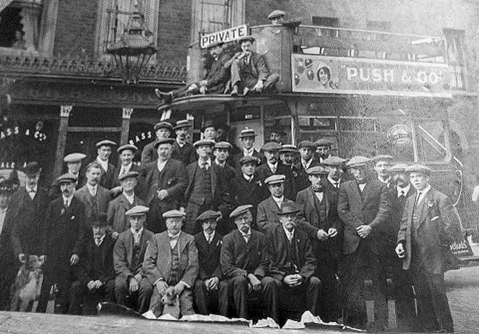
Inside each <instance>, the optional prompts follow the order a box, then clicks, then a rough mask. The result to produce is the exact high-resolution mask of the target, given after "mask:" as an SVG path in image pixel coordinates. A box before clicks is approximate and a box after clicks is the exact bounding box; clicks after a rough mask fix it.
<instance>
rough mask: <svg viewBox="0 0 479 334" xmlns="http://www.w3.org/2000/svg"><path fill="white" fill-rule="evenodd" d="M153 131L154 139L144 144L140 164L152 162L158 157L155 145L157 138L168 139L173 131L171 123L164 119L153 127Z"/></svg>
mask: <svg viewBox="0 0 479 334" xmlns="http://www.w3.org/2000/svg"><path fill="white" fill-rule="evenodd" d="M153 129H154V131H155V140H154V141H152V142H151V143H149V144H146V145H145V147H144V148H143V151H142V152H141V164H142V165H143V166H144V165H145V164H147V163H148V162H153V161H155V160H157V159H158V152H157V149H156V148H157V146H156V144H157V143H158V141H159V140H162V139H168V138H170V137H171V133H172V132H173V125H171V123H169V122H166V121H161V122H158V123H156V124H155V126H154V127H153Z"/></svg>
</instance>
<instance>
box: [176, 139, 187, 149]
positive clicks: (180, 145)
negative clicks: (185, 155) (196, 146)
mask: <svg viewBox="0 0 479 334" xmlns="http://www.w3.org/2000/svg"><path fill="white" fill-rule="evenodd" d="M176 143H177V144H178V146H179V147H183V146H185V145H186V140H185V141H184V142H183V143H181V142H180V139H179V137H176Z"/></svg>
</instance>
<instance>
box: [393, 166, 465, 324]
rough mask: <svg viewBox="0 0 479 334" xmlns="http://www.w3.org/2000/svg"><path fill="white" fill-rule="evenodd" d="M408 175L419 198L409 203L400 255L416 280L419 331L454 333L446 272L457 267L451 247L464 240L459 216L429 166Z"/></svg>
mask: <svg viewBox="0 0 479 334" xmlns="http://www.w3.org/2000/svg"><path fill="white" fill-rule="evenodd" d="M406 172H407V173H409V176H410V181H411V185H412V186H413V187H414V188H415V189H416V195H413V196H410V197H409V198H408V199H407V200H406V204H405V206H404V214H403V217H402V221H401V227H400V230H399V234H398V239H397V247H396V253H397V255H398V256H399V257H400V258H402V259H403V269H404V270H409V271H410V273H411V275H412V277H413V281H414V290H415V292H416V300H417V319H418V321H417V323H418V325H419V328H417V330H418V331H421V332H432V331H438V332H439V331H441V332H445V333H453V332H454V325H453V320H452V315H451V309H450V308H449V302H448V300H447V295H446V286H445V284H444V272H445V271H447V270H448V269H449V266H450V265H451V264H454V262H453V259H454V257H453V255H452V253H451V251H450V245H451V244H452V243H453V242H458V241H460V240H462V235H461V225H460V221H459V216H458V214H457V211H456V209H455V208H454V207H453V206H452V203H451V201H450V200H449V198H448V197H447V196H446V195H444V194H443V193H441V192H439V191H437V190H436V189H434V188H432V187H431V185H430V184H429V179H430V176H431V169H430V168H429V167H427V166H423V165H413V166H410V167H408V168H406Z"/></svg>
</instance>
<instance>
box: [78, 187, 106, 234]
mask: <svg viewBox="0 0 479 334" xmlns="http://www.w3.org/2000/svg"><path fill="white" fill-rule="evenodd" d="M97 187H98V188H97V191H96V192H97V193H96V199H97V207H98V212H105V213H106V212H107V209H108V203H109V202H110V200H111V195H110V191H109V190H108V189H106V188H103V187H102V186H100V185H98V186H97ZM75 197H76V198H78V199H79V200H80V201H81V202H82V203H83V205H84V206H85V227H86V229H87V230H90V229H91V216H92V213H93V212H92V210H93V202H92V201H91V198H90V191H89V190H88V186H87V185H86V184H85V185H84V186H83V187H81V188H80V189H78V190H77V191H76V192H75Z"/></svg>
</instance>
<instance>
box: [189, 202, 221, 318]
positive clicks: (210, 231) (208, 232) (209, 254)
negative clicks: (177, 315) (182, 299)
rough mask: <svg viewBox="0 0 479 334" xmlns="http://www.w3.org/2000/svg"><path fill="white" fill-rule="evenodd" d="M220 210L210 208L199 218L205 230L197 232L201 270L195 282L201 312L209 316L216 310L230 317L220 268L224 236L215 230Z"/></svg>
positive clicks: (197, 302)
mask: <svg viewBox="0 0 479 334" xmlns="http://www.w3.org/2000/svg"><path fill="white" fill-rule="evenodd" d="M220 218H221V213H219V212H216V211H212V210H208V211H205V212H203V213H202V214H201V215H199V216H198V218H196V222H197V223H198V224H199V225H201V228H202V231H201V232H199V233H198V234H196V235H195V244H196V248H198V260H199V273H198V279H197V280H196V282H195V288H194V296H195V304H196V308H197V310H198V313H199V314H204V315H208V314H210V313H212V312H211V311H212V310H214V309H218V312H219V314H221V315H222V316H225V317H227V316H228V303H226V301H227V300H228V284H227V283H226V281H225V280H223V274H222V273H221V268H220V251H221V245H222V244H223V236H222V235H221V234H219V233H217V232H216V226H217V225H218V220H219V219H220Z"/></svg>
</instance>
